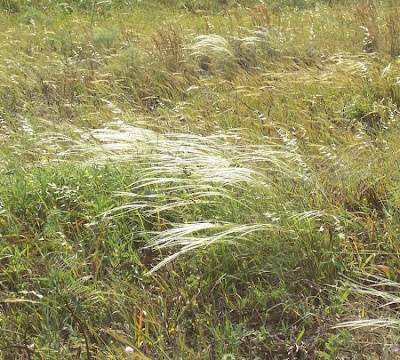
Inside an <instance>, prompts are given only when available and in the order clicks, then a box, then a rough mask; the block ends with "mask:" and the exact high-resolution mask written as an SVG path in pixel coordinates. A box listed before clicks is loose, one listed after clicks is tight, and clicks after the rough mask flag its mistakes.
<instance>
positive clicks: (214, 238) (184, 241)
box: [146, 221, 278, 274]
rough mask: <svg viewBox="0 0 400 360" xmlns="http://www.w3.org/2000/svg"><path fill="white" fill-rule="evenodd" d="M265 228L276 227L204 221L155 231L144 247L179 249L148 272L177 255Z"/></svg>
mask: <svg viewBox="0 0 400 360" xmlns="http://www.w3.org/2000/svg"><path fill="white" fill-rule="evenodd" d="M267 230H273V231H276V230H278V227H277V226H275V225H271V224H245V225H238V224H232V223H213V222H207V221H205V222H196V223H191V224H179V225H178V226H177V227H173V228H171V229H168V230H165V231H161V232H155V233H153V238H152V239H151V240H150V241H149V243H148V245H147V246H146V247H148V248H155V249H163V248H170V247H179V248H180V249H179V250H178V251H175V252H174V253H173V254H172V255H170V256H168V257H167V258H165V259H164V260H162V261H161V262H160V263H158V264H157V265H156V266H154V267H153V268H152V269H151V270H150V271H149V272H148V274H151V273H153V272H155V271H157V270H158V269H160V268H161V267H163V266H165V265H166V264H168V263H169V262H171V261H173V260H175V259H176V258H178V257H179V256H181V255H183V254H185V253H187V252H189V251H192V250H195V249H197V248H204V247H207V246H209V245H212V244H214V243H216V242H221V241H224V242H232V243H236V242H238V241H240V239H245V238H247V236H249V235H250V234H252V233H254V232H258V231H267ZM201 232H206V234H205V235H204V236H199V235H198V233H201ZM210 233H211V234H210ZM209 234H210V235H209Z"/></svg>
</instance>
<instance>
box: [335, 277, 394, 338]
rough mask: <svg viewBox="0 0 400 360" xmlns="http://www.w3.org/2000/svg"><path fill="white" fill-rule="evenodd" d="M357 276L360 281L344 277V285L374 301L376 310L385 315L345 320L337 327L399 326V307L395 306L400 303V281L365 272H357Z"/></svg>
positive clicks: (350, 290) (368, 328)
mask: <svg viewBox="0 0 400 360" xmlns="http://www.w3.org/2000/svg"><path fill="white" fill-rule="evenodd" d="M388 271H389V270H388ZM357 276H358V278H359V279H360V280H359V281H355V280H352V279H349V278H344V279H343V280H342V287H343V288H345V289H347V291H349V292H350V293H353V294H356V295H357V296H358V298H360V297H361V298H365V299H367V301H368V302H369V303H373V304H374V308H375V309H376V312H377V313H379V310H381V313H382V314H383V315H384V316H382V317H376V318H367V319H356V320H350V321H345V322H342V323H340V324H338V325H336V326H335V328H350V329H361V328H364V329H367V330H371V331H373V330H375V329H378V328H399V326H400V318H399V317H398V314H397V308H396V307H393V306H394V305H396V306H398V305H399V304H400V283H398V282H396V281H393V280H390V279H388V278H383V277H381V276H377V275H373V274H368V273H365V272H360V273H357Z"/></svg>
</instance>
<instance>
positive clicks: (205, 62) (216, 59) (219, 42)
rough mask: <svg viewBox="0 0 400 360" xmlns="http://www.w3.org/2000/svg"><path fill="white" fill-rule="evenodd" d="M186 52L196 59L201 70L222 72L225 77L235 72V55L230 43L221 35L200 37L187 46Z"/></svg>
mask: <svg viewBox="0 0 400 360" xmlns="http://www.w3.org/2000/svg"><path fill="white" fill-rule="evenodd" d="M185 49H186V50H188V51H189V52H190V55H191V56H192V57H194V58H195V59H196V60H197V62H198V64H199V67H200V68H201V70H203V71H205V72H209V71H210V72H213V71H214V70H222V71H223V74H224V75H227V74H229V73H232V72H233V71H235V68H237V66H235V61H236V57H235V53H234V51H233V49H232V46H231V45H230V44H229V42H228V41H227V40H226V39H225V38H223V37H222V36H220V35H217V34H208V35H198V36H197V37H196V38H195V42H194V43H193V44H192V45H189V46H186V47H185Z"/></svg>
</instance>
